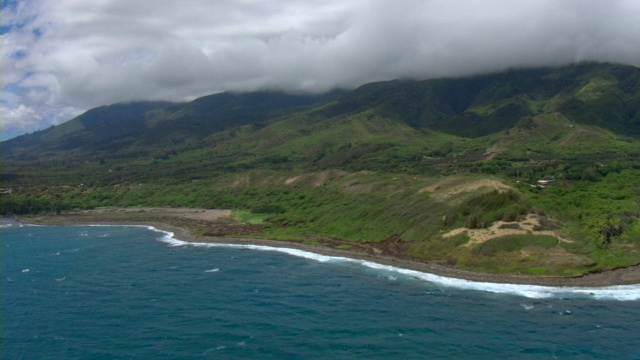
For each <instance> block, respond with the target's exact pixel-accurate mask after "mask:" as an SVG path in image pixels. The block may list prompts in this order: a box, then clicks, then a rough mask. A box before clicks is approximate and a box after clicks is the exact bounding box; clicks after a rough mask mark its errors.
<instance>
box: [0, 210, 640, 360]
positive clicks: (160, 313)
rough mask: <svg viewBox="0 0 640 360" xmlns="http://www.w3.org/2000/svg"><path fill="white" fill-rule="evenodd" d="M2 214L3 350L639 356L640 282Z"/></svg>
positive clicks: (24, 354)
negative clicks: (536, 275)
mask: <svg viewBox="0 0 640 360" xmlns="http://www.w3.org/2000/svg"><path fill="white" fill-rule="evenodd" d="M2 226H3V227H2V229H1V230H2V247H1V249H2V319H1V320H2V322H1V324H2V325H1V326H2V329H1V334H2V345H3V348H2V351H3V357H2V358H3V359H7V360H9V359H238V358H243V359H244V358H257V359H310V358H331V359H353V358H358V359H360V358H368V359H425V358H436V359H437V358H474V359H478V358H521V359H540V358H542V359H545V358H546V359H555V358H557V359H588V358H593V359H596V358H597V359H640V301H639V300H631V299H638V298H640V295H638V294H640V290H638V286H636V287H618V288H613V289H561V290H559V289H549V288H542V287H515V288H513V287H509V286H506V285H495V286H493V285H487V284H478V283H466V282H463V283H461V282H456V281H449V280H447V279H443V278H431V277H428V276H427V275H424V276H423V275H421V274H419V273H415V272H407V271H402V270H399V269H393V268H389V267H382V266H379V267H377V266H376V265H375V264H370V263H364V262H359V261H348V260H346V259H336V258H328V257H323V256H316V255H314V254H310V253H301V252H296V251H290V253H282V252H276V251H264V250H269V249H267V248H261V247H256V248H253V249H247V248H233V247H220V246H217V247H208V246H192V245H185V244H184V243H182V242H180V241H177V240H175V239H171V238H169V237H167V236H166V234H164V233H161V232H158V231H152V230H149V229H147V228H143V227H102V226H95V227H85V226H83V227H71V226H70V227H35V226H24V227H20V226H19V225H18V224H16V223H12V222H10V221H7V220H3V225H2ZM292 254H293V255H295V256H292ZM425 279H427V280H429V281H427V280H425ZM473 289H476V290H473ZM581 290H584V291H581ZM592 293H593V294H592Z"/></svg>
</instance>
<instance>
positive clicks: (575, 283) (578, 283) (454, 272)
mask: <svg viewBox="0 0 640 360" xmlns="http://www.w3.org/2000/svg"><path fill="white" fill-rule="evenodd" d="M114 213H115V214H118V218H117V219H115V218H114V216H112V215H113V214H114ZM141 213H143V214H146V215H149V214H153V216H148V217H147V218H146V219H140V218H138V217H136V216H132V215H133V214H141ZM228 214H229V212H228V210H203V209H164V208H153V209H144V210H141V209H136V210H131V209H117V210H116V209H110V210H106V211H105V210H97V211H93V210H86V211H81V212H72V213H65V214H61V215H41V216H20V217H16V219H17V220H18V221H20V222H22V223H25V224H35V225H123V226H131V225H139V226H149V227H153V228H155V229H158V230H161V231H164V232H168V233H171V234H172V236H173V237H174V238H175V239H178V240H182V241H186V242H192V243H217V244H235V245H258V246H267V247H273V248H287V249H296V250H302V251H306V252H310V253H316V254H320V255H326V256H335V257H343V258H352V259H358V260H363V261H369V262H373V263H377V264H381V265H387V266H393V267H395V268H401V269H407V270H414V271H418V272H424V273H430V274H434V275H438V276H443V277H448V278H455V279H463V280H469V281H474V282H487V283H501V284H527V285H540V286H563V287H605V286H615V285H631V284H640V265H636V266H630V267H626V268H621V269H615V270H610V271H603V272H599V273H591V274H587V275H581V276H575V277H556V276H529V275H518V274H491V273H480V272H471V271H465V270H461V269H457V268H455V267H453V266H447V265H443V264H436V263H429V262H422V261H417V260H413V259H408V258H402V257H398V256H389V255H387V254H384V253H381V252H380V251H378V250H376V249H373V248H368V247H354V248H352V249H337V248H334V247H329V246H321V245H312V244H307V243H303V242H301V241H282V240H271V239H263V238H247V237H219V236H204V235H194V234H193V231H192V230H191V229H190V228H189V227H187V226H178V225H176V222H175V221H173V220H176V219H181V220H186V219H190V221H198V222H207V221H214V220H216V219H218V218H223V217H225V216H228ZM178 223H179V222H178ZM373 250H375V251H373Z"/></svg>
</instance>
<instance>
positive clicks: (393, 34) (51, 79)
mask: <svg viewBox="0 0 640 360" xmlns="http://www.w3.org/2000/svg"><path fill="white" fill-rule="evenodd" d="M638 18H640V3H639V2H637V1H635V0H612V1H606V2H605V1H600V0H582V1H579V0H562V1H559V0H519V1H512V0H484V1H478V0H430V1H422V0H400V1H393V2H390V1H384V0H349V1H346V0H322V1H321V0H313V1H296V0H278V1H269V2H264V1H257V0H229V1H207V0H185V1H179V2H176V1H153V2H149V1H135V0H100V1H84V0H59V1H49V0H32V1H28V2H24V1H22V2H20V1H19V2H16V3H15V6H11V5H9V7H6V8H5V9H3V19H2V20H3V25H5V26H11V29H10V31H8V32H6V33H4V34H3V35H2V45H3V46H2V68H3V71H2V74H1V76H2V84H3V90H2V91H3V94H2V99H3V100H2V101H3V129H4V128H5V127H13V128H23V129H25V131H28V130H35V129H37V128H39V127H45V126H47V125H48V124H50V123H55V122H58V121H60V120H59V119H60V118H61V117H62V116H67V115H68V114H69V113H75V112H76V111H77V110H76V111H72V112H68V111H64V110H62V109H88V108H91V107H94V106H99V105H103V104H108V103H114V102H120V101H129V100H160V99H162V100H183V99H191V98H193V97H195V96H200V95H204V94H208V93H213V92H216V91H222V90H255V89H259V88H280V89H284V90H291V91H299V90H304V91H325V90H328V89H330V88H332V87H336V86H339V87H354V86H357V85H360V84H363V83H366V82H370V81H377V80H384V79H392V78H399V77H405V78H406V77H414V78H431V77H440V76H456V75H468V74H473V73H478V72H486V71H496V70H501V69H505V68H507V67H523V66H541V65H560V64H566V63H569V62H573V61H580V60H597V61H613V62H623V63H629V64H633V65H636V66H637V65H640V47H639V46H637V44H640V22H638V21H637V19H638ZM21 106H22V108H21ZM25 109H31V110H33V111H35V112H36V114H35V115H39V117H36V116H35V115H34V114H33V113H28V112H27V110H25ZM5 111H7V112H11V113H10V114H9V113H7V114H9V116H6V115H5ZM20 114H22V115H20ZM19 116H24V117H25V118H24V119H22V120H21V118H19ZM29 119H30V120H29ZM25 124H31V125H30V126H32V127H30V128H27V127H23V126H25ZM3 131H4V130H3Z"/></svg>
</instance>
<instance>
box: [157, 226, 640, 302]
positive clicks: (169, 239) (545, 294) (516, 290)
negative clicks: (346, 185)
mask: <svg viewBox="0 0 640 360" xmlns="http://www.w3.org/2000/svg"><path fill="white" fill-rule="evenodd" d="M148 228H149V229H151V230H154V231H158V232H161V233H164V234H165V235H164V236H162V237H161V238H160V239H159V240H160V241H162V242H164V243H167V244H169V245H170V246H187V245H188V246H196V247H225V248H236V249H249V250H258V251H276V252H281V253H285V254H289V255H292V256H296V257H301V258H305V259H309V260H314V261H318V262H322V263H326V262H345V263H354V264H359V265H362V266H365V267H368V268H371V269H375V270H379V271H383V272H391V273H393V274H400V275H405V276H408V277H413V278H415V279H418V280H422V281H426V282H429V283H432V284H436V285H439V286H444V287H450V288H457V289H463V290H475V291H484V292H491V293H496V294H508V295H517V296H522V297H527V298H532V299H544V298H589V299H594V300H619V301H636V300H640V284H633V285H613V286H602V287H577V286H543V285H527V284H508V283H492V282H482V281H472V280H466V279H459V278H450V277H445V276H440V275H435V274H431V273H425V272H420V271H416V270H409V269H404V268H399V267H395V266H390V265H384V264H379V263H376V262H373V261H368V260H360V259H353V258H347V257H341V256H329V255H322V254H316V253H313V252H310V251H304V250H299V249H291V248H284V247H274V246H265V245H251V244H222V243H198V242H187V241H183V240H178V239H176V238H174V237H173V236H174V233H172V232H169V231H162V230H158V229H156V228H154V227H148Z"/></svg>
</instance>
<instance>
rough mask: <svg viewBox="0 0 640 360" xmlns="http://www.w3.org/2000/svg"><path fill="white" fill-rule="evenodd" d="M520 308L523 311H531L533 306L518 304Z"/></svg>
mask: <svg viewBox="0 0 640 360" xmlns="http://www.w3.org/2000/svg"><path fill="white" fill-rule="evenodd" d="M520 306H522V308H523V309H525V310H531V309H533V308H534V307H535V306H534V305H533V304H520Z"/></svg>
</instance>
